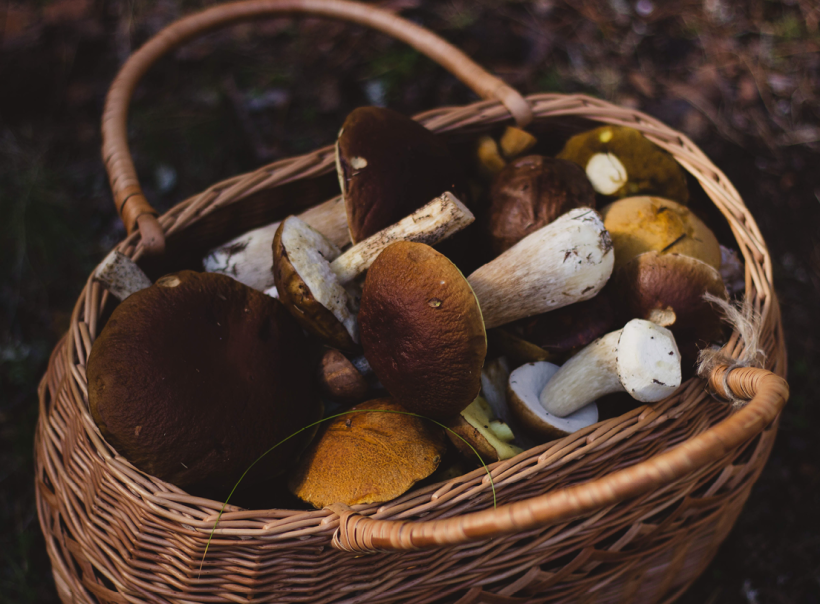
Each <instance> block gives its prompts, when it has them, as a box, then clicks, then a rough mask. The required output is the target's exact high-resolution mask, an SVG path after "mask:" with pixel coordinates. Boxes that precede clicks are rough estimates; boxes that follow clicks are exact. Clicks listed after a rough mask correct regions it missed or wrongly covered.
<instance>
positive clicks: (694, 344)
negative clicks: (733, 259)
mask: <svg viewBox="0 0 820 604" xmlns="http://www.w3.org/2000/svg"><path fill="white" fill-rule="evenodd" d="M612 289H613V290H614V292H615V295H617V296H618V298H619V300H620V312H621V316H622V317H624V318H633V317H636V318H639V319H647V320H649V321H652V322H653V323H656V324H658V325H662V326H664V327H667V328H669V330H670V331H671V332H672V333H673V334H674V336H675V341H676V342H677V344H678V348H679V350H680V352H681V355H682V356H683V359H684V362H685V365H686V367H687V368H688V367H690V366H692V365H693V364H694V362H695V360H696V358H697V350H698V348H704V347H706V346H708V345H709V344H711V343H713V342H715V341H717V340H719V339H720V336H721V334H722V332H723V326H724V324H723V319H722V314H721V312H720V310H719V309H718V308H717V307H715V306H713V305H712V304H710V303H709V302H707V301H706V300H704V298H703V296H704V294H706V293H709V294H712V295H713V296H716V297H718V298H720V299H722V300H726V299H727V298H728V295H727V293H726V288H725V287H724V284H723V278H722V277H721V275H720V273H719V272H718V271H717V270H716V269H715V268H714V267H712V266H710V265H708V264H707V263H705V262H701V261H700V260H698V259H697V258H692V257H690V256H685V255H683V254H660V253H658V252H655V251H653V252H645V253H643V254H639V255H637V256H635V257H634V258H633V259H632V260H631V261H629V262H628V263H627V264H626V265H624V266H623V267H622V268H621V269H620V270H619V271H617V272H616V274H615V276H614V277H613V279H612Z"/></svg>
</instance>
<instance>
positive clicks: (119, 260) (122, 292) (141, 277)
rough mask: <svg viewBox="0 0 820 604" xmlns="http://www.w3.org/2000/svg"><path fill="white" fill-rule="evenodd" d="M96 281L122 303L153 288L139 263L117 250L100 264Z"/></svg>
mask: <svg viewBox="0 0 820 604" xmlns="http://www.w3.org/2000/svg"><path fill="white" fill-rule="evenodd" d="M94 279H95V280H96V281H99V282H100V283H102V285H103V286H104V287H105V289H107V290H108V291H110V292H111V295H113V296H115V297H116V298H118V299H119V300H120V301H122V300H125V299H126V298H127V297H128V296H130V295H131V294H134V293H136V292H138V291H140V290H141V289H145V288H146V287H150V286H151V280H150V279H149V278H148V276H147V275H146V274H145V273H144V272H142V269H141V268H140V267H139V266H137V263H136V262H134V261H133V260H131V258H129V257H128V256H126V255H125V254H123V253H122V252H118V251H117V250H113V251H112V252H111V253H110V254H108V255H107V256H106V257H105V259H104V260H103V261H102V262H101V263H100V265H99V266H98V267H97V269H96V270H95V271H94Z"/></svg>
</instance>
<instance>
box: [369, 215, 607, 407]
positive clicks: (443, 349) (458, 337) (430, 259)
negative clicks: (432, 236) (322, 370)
mask: <svg viewBox="0 0 820 604" xmlns="http://www.w3.org/2000/svg"><path fill="white" fill-rule="evenodd" d="M612 256H613V254H612V249H611V245H610V244H609V239H608V235H607V234H606V231H605V230H604V228H603V223H602V221H601V220H600V217H599V216H598V215H597V214H596V213H595V211H594V210H589V209H585V208H584V209H575V210H572V211H570V212H569V213H567V214H565V215H564V216H562V217H561V218H559V219H558V220H556V221H555V222H553V223H551V224H549V225H547V226H545V227H543V228H541V229H540V230H538V231H536V232H535V233H532V234H531V235H529V236H527V237H525V238H524V239H522V240H521V241H520V242H518V243H517V244H516V245H515V246H513V247H512V248H510V249H509V250H507V251H506V252H505V253H504V254H502V255H501V256H499V257H498V258H496V259H495V260H493V261H492V262H490V263H489V264H488V265H485V266H484V267H482V268H481V269H479V270H478V271H476V272H475V273H473V274H472V275H470V277H469V278H467V279H465V278H464V276H463V275H462V274H461V272H460V271H459V270H458V269H457V268H456V267H455V265H454V264H453V263H452V262H450V261H449V260H448V259H447V258H446V257H445V256H443V255H442V254H440V253H438V252H436V251H435V250H433V249H432V248H430V247H429V246H426V245H424V244H421V243H411V242H398V243H394V244H392V245H390V246H388V247H387V248H386V249H385V250H384V251H383V252H382V253H381V255H380V256H379V257H378V258H377V259H376V261H375V262H374V263H373V265H372V266H371V267H370V270H369V271H368V273H367V278H366V279H365V283H364V287H363V290H362V299H361V308H360V311H359V326H360V333H361V342H362V348H363V350H364V355H365V357H366V358H367V360H368V361H369V362H370V365H371V366H372V368H373V371H374V373H375V374H376V376H377V377H378V378H379V380H380V381H381V383H382V384H383V385H384V387H385V389H386V390H387V391H388V392H389V393H390V394H391V395H392V396H393V397H394V398H396V400H398V401H399V402H400V403H401V404H402V405H404V406H405V407H407V408H408V409H410V410H411V411H414V412H416V413H421V414H423V415H427V416H430V417H433V418H436V419H446V418H448V417H452V416H453V415H455V414H457V413H459V412H460V411H461V410H462V409H464V408H465V407H466V406H467V405H469V404H470V403H471V402H472V401H473V400H474V399H475V397H476V396H477V395H478V392H479V389H480V386H481V367H482V364H483V361H484V357H485V356H486V353H487V339H486V334H485V326H486V327H487V328H490V327H494V326H497V325H502V324H504V323H508V322H510V321H514V320H516V319H519V318H522V317H526V316H529V315H532V314H536V313H540V312H545V311H547V310H549V309H550V308H559V307H561V306H563V305H566V304H572V303H573V302H577V301H579V300H584V299H586V298H589V297H592V296H594V295H595V294H596V293H597V292H598V291H599V290H600V289H601V287H603V285H604V283H605V282H606V280H607V279H608V278H609V275H610V273H611V271H612V262H613V258H612Z"/></svg>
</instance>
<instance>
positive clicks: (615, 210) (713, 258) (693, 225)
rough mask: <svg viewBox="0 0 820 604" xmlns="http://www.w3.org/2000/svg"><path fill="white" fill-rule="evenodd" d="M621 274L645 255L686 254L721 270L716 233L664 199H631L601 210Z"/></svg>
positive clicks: (690, 214) (616, 264)
mask: <svg viewBox="0 0 820 604" xmlns="http://www.w3.org/2000/svg"><path fill="white" fill-rule="evenodd" d="M601 216H603V218H604V226H605V227H606V229H607V231H609V235H610V237H611V238H612V245H613V246H614V247H615V269H614V270H616V271H617V270H618V269H619V268H620V267H622V266H623V265H624V264H626V263H627V262H629V261H630V260H631V259H632V258H634V257H635V256H637V255H638V254H641V253H643V252H649V251H652V250H656V251H658V252H659V253H662V254H685V255H686V256H692V257H693V258H697V259H698V260H702V261H703V262H706V263H707V264H710V265H711V266H713V267H715V268H716V269H717V268H720V245H719V244H718V241H717V238H716V237H715V235H714V233H712V231H711V230H710V229H709V227H707V226H706V225H705V224H704V223H703V221H701V220H700V218H698V217H697V216H695V215H694V214H693V213H692V212H691V211H690V210H689V209H688V208H686V207H685V206H682V205H680V204H679V203H675V202H674V201H670V200H668V199H663V198H662V197H648V196H645V197H629V198H627V199H621V200H619V201H616V202H614V203H611V204H609V205H608V206H606V207H605V208H602V209H601Z"/></svg>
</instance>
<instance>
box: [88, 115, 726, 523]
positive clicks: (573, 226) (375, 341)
mask: <svg viewBox="0 0 820 604" xmlns="http://www.w3.org/2000/svg"><path fill="white" fill-rule="evenodd" d="M473 151H474V152H475V155H474V156H473V157H472V160H469V159H468V160H467V161H465V158H463V157H457V156H455V155H453V154H452V153H451V151H450V150H449V149H448V147H447V144H446V142H445V141H444V140H443V139H442V138H440V137H438V136H436V135H434V134H432V133H431V132H429V131H428V130H426V129H425V128H424V127H422V126H421V125H420V124H418V123H417V122H415V121H413V120H411V119H409V118H406V117H404V116H401V115H400V114H398V113H395V112H393V111H390V110H386V109H380V108H374V107H367V108H361V109H357V110H356V111H354V112H353V113H351V114H350V115H349V116H348V118H347V120H346V121H345V123H344V125H343V126H342V128H341V130H340V132H339V136H338V139H337V143H336V169H337V175H338V178H339V183H340V188H341V195H340V196H339V197H336V198H334V199H331V200H329V201H327V202H325V203H322V204H319V205H318V206H315V207H314V208H311V209H310V210H308V211H306V212H303V213H302V214H300V215H299V216H288V217H286V218H284V219H283V220H281V221H279V222H277V223H274V224H272V225H268V226H265V227H261V228H259V229H255V230H254V231H251V232H249V233H246V234H244V235H242V236H240V237H238V238H236V239H234V240H232V241H230V242H227V243H225V244H222V245H220V246H219V247H217V248H214V249H213V250H211V252H209V253H208V254H207V256H206V257H205V258H204V259H203V267H204V268H205V272H204V273H194V272H191V271H183V272H180V273H174V274H171V275H167V276H165V277H162V278H161V279H159V280H158V281H157V282H156V283H155V284H153V285H152V284H151V283H150V281H149V280H148V278H147V277H145V275H144V274H142V272H141V271H140V270H139V268H138V267H137V266H136V265H135V264H133V263H131V262H130V261H128V260H127V258H125V257H124V256H122V255H121V254H112V255H111V256H110V257H109V258H108V259H107V260H106V262H104V263H103V264H102V265H100V267H99V268H98V271H97V273H96V278H97V279H98V280H99V281H100V282H101V283H103V284H104V285H105V286H106V287H107V288H109V290H110V291H111V292H112V293H113V294H114V295H115V296H116V297H118V298H119V299H121V300H122V302H121V303H120V305H119V306H118V307H117V308H116V309H115V311H114V314H113V315H112V317H111V319H110V320H109V321H108V324H107V325H106V326H105V328H104V330H103V332H102V333H101V334H100V336H99V337H98V339H97V341H96V343H95V344H94V348H93V350H92V354H91V357H90V358H89V364H88V376H89V403H90V407H91V412H92V415H93V417H94V419H95V421H96V422H97V425H98V426H99V428H100V430H101V432H102V434H103V435H104V436H105V437H106V439H107V440H108V442H109V443H111V444H112V446H114V448H115V449H117V451H118V452H119V453H121V454H122V455H124V456H126V457H127V458H128V459H129V460H131V461H132V463H134V464H135V465H136V466H137V467H138V468H140V469H142V470H144V471H146V472H149V473H151V474H153V475H155V476H157V477H159V478H162V479H164V480H168V481H171V482H174V483H175V484H178V485H180V486H184V487H186V488H194V489H195V488H196V487H197V485H200V484H209V485H218V486H228V485H231V484H232V483H233V481H234V480H236V479H237V478H238V477H239V475H241V473H242V472H243V471H244V470H245V469H246V468H247V467H248V466H249V465H250V464H251V463H252V462H253V461H254V460H255V458H256V456H258V455H259V454H260V453H261V452H262V451H264V450H267V449H268V448H269V447H270V446H271V445H273V444H275V442H278V441H279V440H282V439H284V438H285V437H287V436H289V435H290V434H293V433H295V432H297V431H298V430H299V429H301V428H303V427H305V426H307V425H308V424H311V423H313V422H315V421H316V420H318V419H319V418H321V417H322V416H325V417H329V416H332V419H331V421H328V422H326V423H324V424H323V425H321V426H320V427H319V428H318V429H315V430H312V431H306V432H304V433H302V434H300V437H299V438H296V439H291V440H290V441H288V444H287V446H283V447H281V448H277V451H276V453H274V454H273V455H269V456H268V457H267V458H266V459H265V461H264V463H261V464H258V466H257V467H256V468H255V475H256V477H257V478H258V479H260V480H263V479H266V478H272V477H274V476H276V475H278V474H280V473H282V472H287V477H286V480H285V482H286V484H287V488H288V489H289V490H290V491H291V492H292V493H293V494H294V495H296V496H297V497H299V498H300V499H302V500H303V501H304V502H306V503H307V504H309V505H312V506H315V507H322V506H325V505H329V504H331V503H335V502H342V503H346V504H348V505H354V504H359V503H378V502H384V501H388V500H390V499H393V498H395V497H398V496H399V495H401V494H402V493H404V492H405V491H406V490H408V489H409V488H411V487H412V486H413V485H414V484H416V483H418V482H419V481H422V480H432V479H434V478H430V477H431V476H433V477H435V476H436V475H438V474H435V473H436V472H437V471H438V472H439V474H440V473H441V472H442V468H441V467H440V466H441V465H442V460H444V459H445V458H453V457H459V458H460V459H461V461H460V462H458V464H456V465H459V464H465V463H466V464H467V465H469V464H471V463H472V464H477V463H479V458H480V460H481V461H484V462H493V461H498V460H502V459H509V458H511V457H514V456H516V455H519V454H521V453H522V451H524V450H525V449H527V448H530V447H532V446H534V445H536V444H539V443H542V442H545V441H547V440H550V439H555V438H561V437H563V436H566V435H568V434H571V433H573V432H575V431H577V430H579V429H581V428H584V427H586V426H590V425H592V424H594V423H596V422H597V421H598V418H599V407H598V401H599V400H600V399H601V398H602V397H604V396H605V395H607V394H610V393H614V392H622V393H625V394H627V395H629V396H630V397H632V398H633V399H634V400H635V401H636V403H635V404H639V403H654V402H657V401H660V400H662V399H664V398H666V397H668V396H670V395H671V394H673V393H674V392H675V390H676V389H677V388H678V387H679V386H680V384H681V381H682V378H683V377H684V374H685V371H686V362H687V358H688V357H689V356H691V355H692V354H693V352H695V351H696V350H697V348H698V347H701V346H703V345H705V344H706V343H711V342H712V341H714V340H715V339H717V338H719V337H720V336H721V329H720V321H719V316H718V315H717V313H716V312H714V311H713V309H712V308H711V307H710V306H709V305H708V304H707V303H706V302H704V301H703V299H702V298H703V294H704V293H706V292H708V293H711V294H713V295H717V296H718V297H722V298H726V297H727V292H726V288H725V287H724V281H723V278H722V277H721V273H720V272H719V271H720V270H725V266H723V264H725V262H724V263H722V260H721V255H722V254H723V256H724V257H727V253H726V251H725V250H722V249H721V247H720V246H719V244H718V242H717V239H716V238H715V237H714V235H713V234H712V232H711V231H710V230H709V229H708V228H707V227H706V225H705V224H704V223H703V222H702V221H700V220H699V219H698V218H697V217H696V216H695V215H694V213H693V212H691V211H690V210H689V209H687V208H686V207H685V206H683V205H681V204H680V203H676V201H671V200H670V199H668V198H667V197H671V198H674V199H675V200H677V201H679V202H684V203H685V202H686V200H687V199H688V196H689V195H688V191H687V190H686V184H685V178H684V177H683V172H682V170H681V169H680V168H679V167H678V165H677V164H676V163H675V162H674V161H673V160H672V159H671V157H670V156H668V154H666V153H665V152H663V151H661V150H660V149H658V148H657V147H656V146H655V145H653V144H652V143H651V142H649V141H648V140H646V139H645V138H644V137H643V136H642V135H640V133H637V132H636V131H633V130H630V129H628V128H620V127H610V126H606V127H603V128H599V129H596V130H593V131H591V132H589V133H583V134H582V135H579V136H577V137H574V138H572V139H570V140H569V141H568V142H567V144H566V146H565V148H564V149H563V150H562V151H561V153H560V154H559V155H558V156H557V157H550V156H547V155H542V154H539V141H538V139H537V138H536V137H535V136H533V135H532V134H530V133H528V132H525V131H523V130H520V129H517V128H512V127H510V128H507V129H506V130H504V131H503V134H501V135H500V136H497V137H493V136H490V135H486V136H483V137H481V138H480V139H479V140H478V141H477V144H476V145H475V147H474V148H473ZM647 158H649V159H651V162H648V161H647ZM648 163H651V164H652V166H654V168H653V169H654V171H653V170H650V169H649V167H647V164H648ZM638 193H643V194H644V196H642V197H634V195H635V194H638ZM659 194H661V195H664V196H665V197H663V198H661V197H652V196H650V195H659ZM612 198H622V199H618V201H615V202H612ZM465 201H466V202H467V203H466V204H465V203H464V202H465ZM610 202H611V203H610ZM606 204H609V205H606ZM602 206H604V207H602ZM599 207H600V208H601V210H600V212H599V211H598V210H597V209H596V208H599ZM471 255H472V256H473V259H475V258H485V257H489V256H491V257H490V259H488V260H487V261H486V262H484V263H483V264H481V265H480V266H478V263H476V266H478V268H475V270H470V271H467V270H464V272H463V273H462V270H461V269H460V268H459V267H464V266H467V265H469V264H470V262H469V261H468V262H466V263H464V262H463V261H464V258H465V257H470V256H471ZM727 274H729V273H727ZM731 274H733V275H734V276H733V277H732V279H735V280H736V279H737V273H736V269H735V270H734V272H733V273H731ZM465 275H466V276H465ZM682 357H683V359H684V364H683V365H682ZM601 404H604V403H601ZM425 418H428V419H425ZM429 420H434V421H429ZM443 426H444V427H443ZM448 443H449V445H448ZM448 451H452V453H449V452H448ZM476 454H477V455H476Z"/></svg>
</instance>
